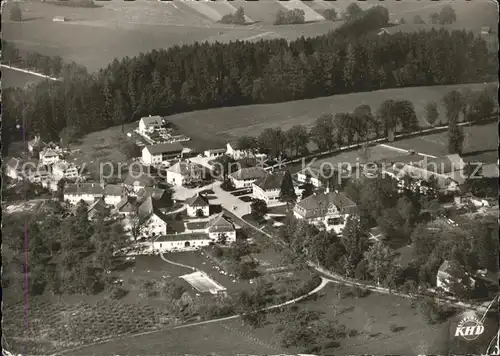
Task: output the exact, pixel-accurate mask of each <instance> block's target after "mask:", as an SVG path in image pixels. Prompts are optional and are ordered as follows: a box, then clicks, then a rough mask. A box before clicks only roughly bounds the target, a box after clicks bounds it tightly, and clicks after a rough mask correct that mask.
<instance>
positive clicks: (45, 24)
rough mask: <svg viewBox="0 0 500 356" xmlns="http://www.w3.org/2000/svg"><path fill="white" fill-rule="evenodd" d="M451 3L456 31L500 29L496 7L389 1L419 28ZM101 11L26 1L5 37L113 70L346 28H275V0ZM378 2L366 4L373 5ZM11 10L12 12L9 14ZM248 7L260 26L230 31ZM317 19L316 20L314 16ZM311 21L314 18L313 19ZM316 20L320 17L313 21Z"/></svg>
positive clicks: (108, 6) (395, 15)
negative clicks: (139, 60)
mask: <svg viewBox="0 0 500 356" xmlns="http://www.w3.org/2000/svg"><path fill="white" fill-rule="evenodd" d="M317 3H318V1H315V2H310V3H309V2H304V4H305V5H306V6H308V7H309V8H311V9H313V13H321V11H323V8H335V9H336V10H337V12H338V13H342V12H343V11H344V10H345V8H346V7H347V6H348V4H349V2H348V1H347V0H339V1H336V2H335V3H334V4H332V3H325V4H322V5H319V4H317ZM446 4H451V6H452V7H453V8H454V9H455V11H456V13H457V22H456V23H454V24H453V25H452V26H449V27H450V28H459V29H462V28H464V29H469V30H472V31H474V32H475V33H479V32H480V28H481V27H482V26H490V27H492V28H493V29H495V28H496V23H497V22H498V15H496V13H497V11H496V10H497V7H496V5H495V4H494V3H492V2H491V1H486V0H485V1H476V2H463V3H455V2H453V3H452V2H450V1H440V2H439V3H430V4H429V3H426V2H420V1H407V2H397V1H395V0H390V1H385V2H384V4H383V6H385V7H387V8H388V10H389V13H390V18H391V21H395V20H399V19H400V18H401V17H404V18H405V19H406V21H407V22H411V21H412V19H413V16H414V15H415V14H420V15H421V16H422V18H424V19H425V20H426V21H427V19H428V15H429V14H430V13H432V12H435V11H439V10H440V9H441V8H442V7H443V6H444V5H446ZM99 5H101V7H95V8H78V7H65V6H55V5H53V4H50V3H41V2H22V3H20V6H21V8H22V10H23V17H24V18H25V21H22V22H20V23H17V22H12V21H9V20H8V19H5V20H3V21H2V25H3V31H2V32H3V38H4V39H5V40H8V41H11V42H12V43H14V44H15V45H16V46H17V47H19V48H20V49H21V50H26V51H37V52H40V53H41V54H45V55H60V56H61V57H62V58H63V59H64V60H66V61H75V62H77V63H79V64H81V65H84V66H86V67H87V68H88V69H89V70H90V71H95V70H98V69H99V68H102V67H105V66H106V65H108V64H109V63H110V62H111V61H112V60H113V59H114V58H122V57H125V56H136V55H138V54H139V53H140V52H148V51H151V50H152V49H158V48H168V47H170V46H173V45H182V44H190V43H194V42H197V41H202V42H203V41H219V42H228V41H234V40H260V39H266V38H285V39H287V40H293V39H296V38H298V37H301V36H304V37H312V36H317V35H321V34H325V33H327V32H328V31H331V30H333V29H335V28H336V27H338V26H339V25H340V24H341V23H342V22H341V21H335V22H331V21H319V22H312V23H308V24H304V25H286V26H274V25H273V22H274V19H275V17H276V12H277V11H278V10H282V9H285V7H284V6H283V5H282V4H279V2H278V1H275V0H263V1H259V2H244V1H243V0H236V1H233V2H232V4H231V5H232V6H229V4H224V5H223V4H217V3H210V2H209V3H203V4H196V3H195V4H192V3H189V5H188V3H186V2H183V1H180V0H176V1H172V2H157V1H135V2H133V1H128V2H124V1H102V2H100V3H99ZM371 5H374V3H366V4H363V3H362V5H361V6H362V7H365V8H366V7H369V6H371ZM9 6H11V5H10V4H7V6H5V9H4V10H5V11H7V12H8V11H9ZM240 6H242V7H243V8H244V10H245V12H246V14H247V15H248V17H249V18H250V19H251V20H252V21H253V22H254V23H253V24H251V25H247V26H234V25H223V24H220V23H218V22H216V21H215V19H216V18H217V17H222V15H224V14H226V13H228V11H231V9H232V8H233V7H234V8H238V7H240ZM55 16H64V17H65V18H66V20H67V21H66V22H58V23H56V22H53V21H52V19H53V17H55ZM311 16H312V15H311ZM311 16H310V17H311ZM311 18H314V16H312V17H311Z"/></svg>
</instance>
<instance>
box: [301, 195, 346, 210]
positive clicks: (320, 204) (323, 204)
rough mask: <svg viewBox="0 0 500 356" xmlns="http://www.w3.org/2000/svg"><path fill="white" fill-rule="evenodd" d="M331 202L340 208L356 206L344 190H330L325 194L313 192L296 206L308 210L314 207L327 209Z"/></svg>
mask: <svg viewBox="0 0 500 356" xmlns="http://www.w3.org/2000/svg"><path fill="white" fill-rule="evenodd" d="M330 204H333V205H335V207H337V208H338V209H339V210H342V209H346V208H352V207H356V203H354V202H353V201H352V200H351V199H349V198H348V197H347V196H346V195H345V194H344V193H342V192H328V193H324V194H313V195H310V196H308V197H307V198H305V199H302V200H301V201H299V202H298V203H297V204H296V206H298V207H299V208H302V209H304V210H306V211H308V210H314V209H326V208H328V206H330Z"/></svg>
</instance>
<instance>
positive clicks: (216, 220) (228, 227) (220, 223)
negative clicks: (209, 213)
mask: <svg viewBox="0 0 500 356" xmlns="http://www.w3.org/2000/svg"><path fill="white" fill-rule="evenodd" d="M207 229H208V232H232V231H234V230H235V229H234V225H233V224H232V223H230V222H229V221H228V220H227V219H226V218H225V217H224V214H223V213H219V214H217V215H214V216H213V217H212V218H211V219H210V220H209V221H208V223H207Z"/></svg>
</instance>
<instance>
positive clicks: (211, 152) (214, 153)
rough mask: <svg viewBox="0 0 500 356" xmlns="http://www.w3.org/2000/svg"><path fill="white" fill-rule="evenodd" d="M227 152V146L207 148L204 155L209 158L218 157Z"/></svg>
mask: <svg viewBox="0 0 500 356" xmlns="http://www.w3.org/2000/svg"><path fill="white" fill-rule="evenodd" d="M225 154H226V149H225V148H218V149H214V150H206V151H205V152H203V155H204V156H205V157H207V158H217V157H220V156H223V155H225Z"/></svg>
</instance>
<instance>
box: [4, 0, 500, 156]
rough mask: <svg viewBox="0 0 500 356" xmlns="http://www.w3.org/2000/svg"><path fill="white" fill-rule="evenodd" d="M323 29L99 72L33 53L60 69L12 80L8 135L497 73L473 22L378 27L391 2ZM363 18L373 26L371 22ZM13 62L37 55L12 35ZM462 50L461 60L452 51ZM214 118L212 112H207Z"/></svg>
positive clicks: (203, 46)
mask: <svg viewBox="0 0 500 356" xmlns="http://www.w3.org/2000/svg"><path fill="white" fill-rule="evenodd" d="M352 21H356V23H357V24H358V26H356V27H355V28H356V31H351V30H349V28H352V27H353V22H349V21H348V22H347V23H346V24H345V25H344V26H341V27H340V28H339V29H337V30H336V31H333V32H330V33H328V34H326V35H323V36H319V37H315V38H300V39H297V40H295V41H291V42H287V41H286V40H284V39H273V40H261V41H259V42H255V43H251V42H243V41H236V42H230V43H227V44H223V43H218V42H216V43H196V44H193V45H184V46H174V47H171V48H169V49H160V50H153V51H151V52H149V53H146V54H144V53H141V54H139V55H138V56H136V57H134V58H129V57H126V58H123V59H121V60H118V59H115V60H114V61H113V62H112V63H111V64H110V65H109V66H108V67H107V68H104V69H101V70H100V71H99V72H97V73H92V74H89V73H87V71H86V70H85V69H84V68H82V67H81V66H79V65H76V64H74V63H73V64H69V65H65V64H62V63H61V62H60V59H57V58H56V59H50V58H49V59H46V58H44V57H43V56H39V55H38V56H35V55H33V54H32V55H31V57H29V58H30V61H31V62H30V65H31V66H36V67H40V66H41V65H40V63H44V65H43V66H44V68H45V69H43V70H42V71H43V72H47V71H49V73H51V74H54V75H58V76H59V77H61V78H62V81H60V82H56V81H45V82H41V83H39V84H38V85H36V86H33V87H31V88H29V89H28V90H21V89H12V88H9V89H7V90H4V93H3V94H4V95H3V104H4V105H3V109H4V111H3V113H2V114H3V118H4V124H3V126H4V129H3V130H2V141H3V143H4V144H3V147H4V148H3V151H2V153H3V154H4V155H6V154H7V150H6V147H7V146H8V143H9V141H10V140H11V139H12V137H20V136H19V135H17V134H16V132H15V131H16V125H19V126H22V127H23V128H24V132H25V134H26V138H27V139H29V138H30V137H32V136H34V135H35V133H38V134H40V135H41V136H42V138H43V139H45V140H58V139H59V138H60V135H65V136H66V137H69V138H72V137H78V136H81V135H84V134H86V133H89V132H93V131H98V130H102V129H105V128H108V127H111V126H115V125H120V124H124V123H128V122H132V121H135V120H137V119H138V118H139V117H141V116H145V115H149V114H159V115H162V116H167V115H171V114H174V113H179V112H186V111H192V110H203V109H208V108H215V107H223V106H235V105H245V104H257V103H276V102H283V101H290V100H298V99H306V98H314V97H319V96H329V95H334V94H344V93H351V92H361V91H371V90H377V89H385V88H395V87H408V86H427V85H443V84H456V83H471V82H486V81H493V80H496V77H495V73H496V68H497V64H496V62H495V61H494V58H495V56H492V55H491V54H490V53H489V49H488V47H487V45H486V43H485V41H484V40H483V39H481V38H480V37H476V36H474V35H473V34H472V33H471V32H466V31H451V32H450V31H447V30H444V29H441V30H434V29H433V30H430V31H421V32H417V33H398V34H394V35H383V36H378V35H377V34H376V31H375V33H373V30H374V29H376V28H380V26H382V25H383V24H384V23H387V21H388V16H387V10H386V9H385V8H383V7H380V6H377V7H374V8H372V9H370V10H369V11H367V14H366V15H365V16H363V17H361V18H359V17H358V18H356V19H354V20H352ZM360 28H361V29H362V30H363V31H361V30H360ZM4 48H5V50H4V51H3V56H2V57H3V58H2V60H3V61H4V62H10V63H20V62H23V61H27V60H28V59H27V58H28V57H25V58H24V59H23V58H21V57H22V56H21V55H20V54H19V51H17V50H16V49H15V48H14V47H13V46H12V45H11V44H9V43H7V44H6V45H4ZM450 58H453V59H454V60H453V61H450ZM207 119H209V118H207Z"/></svg>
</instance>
